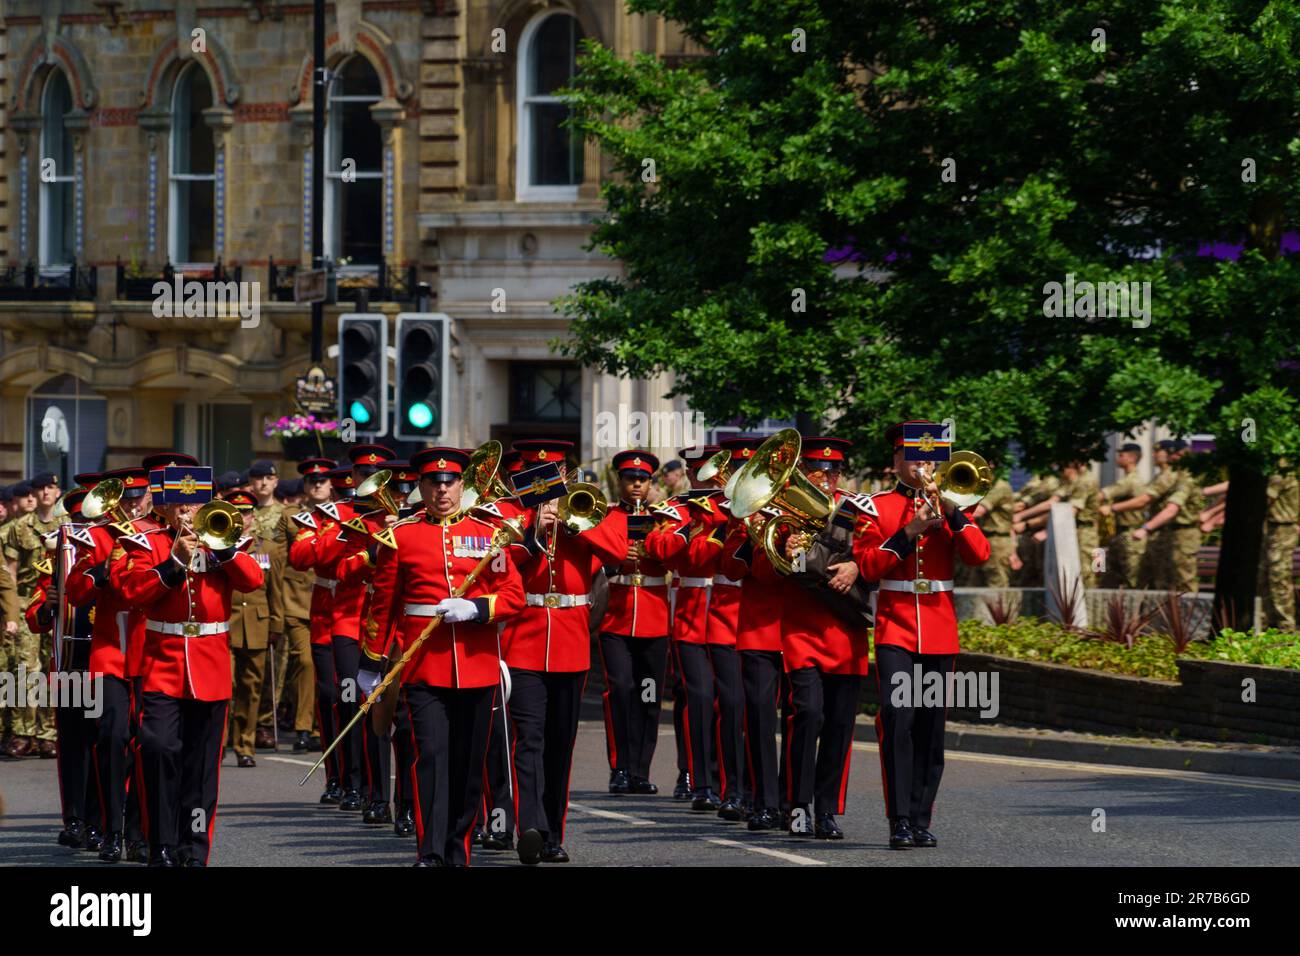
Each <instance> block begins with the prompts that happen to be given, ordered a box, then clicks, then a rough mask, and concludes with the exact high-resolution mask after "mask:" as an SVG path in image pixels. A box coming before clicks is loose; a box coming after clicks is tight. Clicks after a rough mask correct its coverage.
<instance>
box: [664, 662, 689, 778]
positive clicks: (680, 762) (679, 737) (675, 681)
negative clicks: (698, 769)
mask: <svg viewBox="0 0 1300 956" xmlns="http://www.w3.org/2000/svg"><path fill="white" fill-rule="evenodd" d="M668 670H669V671H670V673H669V675H668V685H669V686H670V687H671V688H672V689H673V742H674V743H676V744H677V770H678V772H680V773H686V772H689V771H690V769H691V757H690V754H689V753H688V751H687V742H686V685H685V684H683V683H682V668H681V666H680V665H679V664H678V663H677V660H676V658H675V656H674V655H672V654H669V655H668Z"/></svg>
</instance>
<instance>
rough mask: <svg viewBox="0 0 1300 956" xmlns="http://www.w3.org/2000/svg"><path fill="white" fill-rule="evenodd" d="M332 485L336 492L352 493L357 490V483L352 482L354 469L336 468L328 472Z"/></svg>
mask: <svg viewBox="0 0 1300 956" xmlns="http://www.w3.org/2000/svg"><path fill="white" fill-rule="evenodd" d="M326 474H327V475H329V479H330V484H331V485H333V486H334V488H335V490H336V491H352V490H353V489H354V488H356V486H357V483H356V482H355V481H353V480H352V469H351V468H349V467H343V468H334V469H332V470H330V471H328V472H326Z"/></svg>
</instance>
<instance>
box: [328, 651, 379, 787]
mask: <svg viewBox="0 0 1300 956" xmlns="http://www.w3.org/2000/svg"><path fill="white" fill-rule="evenodd" d="M333 645H334V680H335V682H336V683H337V685H338V703H337V704H335V706H334V710H335V713H336V714H337V715H338V722H339V724H338V729H339V731H340V732H342V730H343V728H344V727H346V726H347V725H348V721H349V720H351V719H352V718H353V717H355V716H356V714H357V711H358V710H360V709H361V691H360V689H359V688H358V686H357V674H358V673H359V672H360V670H361V645H360V644H359V643H357V640H356V638H352V637H343V636H342V635H339V634H335V635H334V638H333ZM362 723H367V721H358V722H357V726H354V727H353V728H352V729H351V730H349V731H348V735H347V737H346V738H345V739H344V740H343V742H342V743H340V744H339V746H338V753H339V754H340V757H341V760H342V763H343V776H342V777H341V778H340V780H339V783H340V784H341V785H342V787H343V789H344V791H347V790H360V789H361V761H362V759H363V744H362V735H363V734H364V733H365V729H364V728H363V727H361V726H360V724H362ZM326 746H329V745H328V744H326ZM384 789H385V792H387V789H388V785H387V784H385V785H384Z"/></svg>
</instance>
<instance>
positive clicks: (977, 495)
mask: <svg viewBox="0 0 1300 956" xmlns="http://www.w3.org/2000/svg"><path fill="white" fill-rule="evenodd" d="M934 480H935V484H937V485H938V486H939V497H940V498H943V499H945V500H947V501H951V502H952V503H953V504H954V505H956V506H957V507H958V508H972V507H974V506H975V505H977V504H979V503H980V501H981V500H982V499H983V498H984V496H985V495H987V494H988V493H989V489H990V488H992V487H993V469H992V468H990V467H989V464H988V462H986V461H985V460H984V459H983V458H982V457H981V456H980V455H977V454H976V453H975V452H973V451H955V452H953V453H952V456H951V457H950V458H949V459H948V460H947V461H945V462H943V463H942V464H941V465H939V467H938V469H937V470H936V471H935V473H934Z"/></svg>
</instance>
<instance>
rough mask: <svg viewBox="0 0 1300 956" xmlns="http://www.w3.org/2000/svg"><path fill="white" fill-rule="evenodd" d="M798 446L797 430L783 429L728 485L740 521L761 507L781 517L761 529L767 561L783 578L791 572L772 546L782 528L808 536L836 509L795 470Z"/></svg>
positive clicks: (821, 528) (827, 520) (822, 492)
mask: <svg viewBox="0 0 1300 956" xmlns="http://www.w3.org/2000/svg"><path fill="white" fill-rule="evenodd" d="M802 446H803V440H802V439H801V438H800V437H799V433H798V432H797V431H795V430H794V429H793V428H783V429H782V430H781V431H779V432H777V433H776V434H775V435H773V436H772V437H771V438H769V439H768V440H767V441H765V442H763V444H762V445H760V446H759V448H758V450H757V451H756V452H754V457H752V458H751V459H749V461H747V462H746V463H745V465H744V467H742V468H741V469H740V470H739V471H737V472H736V473H735V474H734V475H732V477H731V482H730V487H731V492H730V497H731V514H732V516H733V517H736V518H739V519H741V520H742V521H743V520H745V519H747V518H749V517H750V516H751V515H756V514H758V513H759V512H760V511H762V510H763V509H764V508H774V509H776V511H778V512H780V513H779V514H775V515H773V516H772V517H770V518H769V519H768V520H767V522H766V523H765V524H764V525H763V529H762V542H763V550H764V551H766V552H767V557H768V560H769V561H771V562H772V566H773V567H774V568H776V569H777V570H778V571H780V572H781V573H782V574H790V573H792V572H793V570H794V566H793V565H792V564H791V562H790V561H788V560H786V557H785V554H784V553H782V549H781V548H780V547H779V546H778V543H777V538H778V536H779V535H780V533H781V531H782V529H789V530H790V531H791V532H793V533H795V534H799V535H803V536H805V537H811V536H813V535H815V534H817V533H819V532H820V531H822V530H823V529H824V528H825V527H826V525H827V523H828V522H829V521H830V518H831V513H832V511H834V508H835V503H834V501H833V500H832V499H831V497H830V496H829V495H827V494H826V492H824V491H823V490H822V489H821V488H819V487H818V486H817V485H816V484H815V483H814V482H812V481H811V480H810V479H809V478H808V476H807V475H805V474H804V473H803V472H801V471H800V470H799V454H800V451H801V450H802ZM746 523H747V524H748V522H746Z"/></svg>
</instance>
